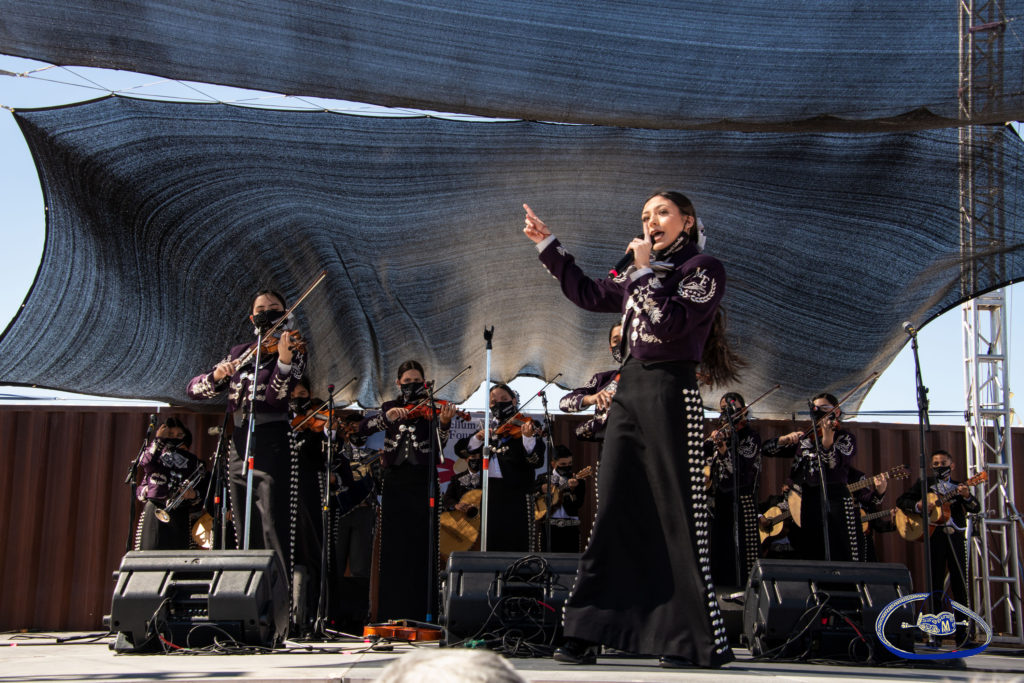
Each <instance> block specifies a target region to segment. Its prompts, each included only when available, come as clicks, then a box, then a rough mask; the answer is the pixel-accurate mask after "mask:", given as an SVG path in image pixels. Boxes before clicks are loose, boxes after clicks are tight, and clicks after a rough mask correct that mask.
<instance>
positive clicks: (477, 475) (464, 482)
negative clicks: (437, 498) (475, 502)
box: [441, 470, 484, 510]
mask: <svg viewBox="0 0 1024 683" xmlns="http://www.w3.org/2000/svg"><path fill="white" fill-rule="evenodd" d="M483 483H484V478H483V471H482V470H481V471H479V472H470V471H468V470H467V471H465V472H463V473H462V474H460V475H459V476H457V477H452V478H451V480H450V481H449V482H448V488H447V489H445V492H444V496H443V498H442V499H441V503H442V509H444V510H454V509H455V504H456V503H458V502H459V501H460V500H462V497H463V496H464V495H466V494H467V493H469V492H470V491H472V490H473V489H478V488H481V487H482V486H483Z"/></svg>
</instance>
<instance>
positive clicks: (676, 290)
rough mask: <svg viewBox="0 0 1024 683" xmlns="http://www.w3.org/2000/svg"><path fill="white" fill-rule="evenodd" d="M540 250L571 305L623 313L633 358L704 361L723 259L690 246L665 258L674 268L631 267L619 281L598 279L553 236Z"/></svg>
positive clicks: (722, 282)
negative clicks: (580, 265)
mask: <svg viewBox="0 0 1024 683" xmlns="http://www.w3.org/2000/svg"><path fill="white" fill-rule="evenodd" d="M536 246H537V249H538V250H539V251H540V261H541V263H543V264H544V267H545V268H547V269H548V272H549V273H551V275H553V276H554V277H555V279H557V280H558V282H559V284H560V285H561V287H562V293H563V294H565V296H566V297H567V298H568V299H569V300H570V301H572V302H573V303H574V304H576V305H577V306H579V307H580V308H583V309H585V310H588V311H595V312H603V313H611V312H615V311H618V312H620V313H621V314H622V336H623V339H624V340H628V344H629V354H630V355H631V356H633V357H634V358H636V359H637V360H640V361H675V360H683V361H694V362H700V360H701V356H702V354H703V353H704V342H705V341H706V340H707V337H708V333H709V332H710V331H711V324H712V322H714V319H715V312H716V311H717V310H718V305H719V303H720V302H721V300H722V295H723V294H725V268H723V267H722V264H721V262H720V261H719V260H718V259H716V258H714V257H712V256H708V255H706V254H701V253H700V252H699V251H697V247H696V245H694V244H687V245H685V246H683V247H682V248H681V249H679V251H677V252H675V253H673V254H670V255H669V256H667V257H665V258H666V261H667V266H670V267H666V268H665V269H664V270H663V269H661V268H657V269H655V268H641V269H639V270H634V269H632V268H630V269H628V270H627V271H626V272H625V273H623V274H622V275H619V276H618V277H614V278H602V279H599V280H593V279H591V278H589V277H587V276H586V275H585V274H584V273H583V271H582V269H580V267H579V266H577V265H576V260H575V259H574V258H573V256H572V255H571V254H570V253H569V252H567V251H566V250H565V248H564V247H562V245H561V244H560V243H559V241H558V240H557V239H555V237H554V236H553V235H552V236H550V237H547V238H546V239H544V240H543V241H541V242H540V243H539V244H537V245H536ZM655 265H656V266H657V265H658V264H655Z"/></svg>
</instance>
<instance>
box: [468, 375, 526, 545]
mask: <svg viewBox="0 0 1024 683" xmlns="http://www.w3.org/2000/svg"><path fill="white" fill-rule="evenodd" d="M518 398H519V397H518V395H517V394H516V392H515V391H514V390H513V389H512V387H510V386H508V385H507V384H495V385H494V386H493V387H491V395H490V402H491V458H490V463H489V466H488V471H487V479H488V482H489V483H488V485H487V487H488V493H487V550H489V551H490V550H507V551H515V552H522V553H525V552H527V551H528V550H529V549H530V535H531V534H532V532H533V495H532V493H533V486H534V481H535V479H536V470H537V468H538V467H540V466H541V465H542V464H544V440H543V439H541V438H539V435H538V434H537V431H536V428H535V427H534V424H533V421H532V420H530V421H526V423H525V424H523V425H522V429H521V432H518V433H512V432H513V431H515V430H511V429H509V427H511V426H512V425H511V423H508V420H509V418H511V417H513V416H514V415H515V414H516V412H518V410H519V400H518ZM501 425H506V427H505V428H504V429H502V430H501V431H497V432H496V431H495V430H497V429H498V427H500V426H501ZM506 431H507V432H509V433H505V432H506ZM483 446H484V432H483V430H480V431H478V432H477V433H476V434H474V435H472V436H466V437H463V438H461V439H459V441H458V442H457V443H456V444H455V454H456V455H458V456H459V457H468V456H470V455H476V454H478V453H481V452H482V451H483Z"/></svg>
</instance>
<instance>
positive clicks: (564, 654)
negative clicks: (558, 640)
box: [552, 638, 598, 664]
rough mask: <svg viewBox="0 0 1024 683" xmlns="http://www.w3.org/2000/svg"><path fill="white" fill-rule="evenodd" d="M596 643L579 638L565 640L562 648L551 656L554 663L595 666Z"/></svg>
mask: <svg viewBox="0 0 1024 683" xmlns="http://www.w3.org/2000/svg"><path fill="white" fill-rule="evenodd" d="M597 648H598V645H597V644H596V643H591V642H590V641H587V640H582V639H580V638H566V639H565V642H563V643H562V647H560V648H558V649H557V650H555V654H554V655H553V656H552V659H554V660H555V661H556V662H562V663H563V664H595V663H597Z"/></svg>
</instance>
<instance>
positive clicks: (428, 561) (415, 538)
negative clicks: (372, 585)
mask: <svg viewBox="0 0 1024 683" xmlns="http://www.w3.org/2000/svg"><path fill="white" fill-rule="evenodd" d="M432 476H434V475H433V471H432V468H430V467H427V466H422V465H409V464H403V465H399V466H397V467H390V468H388V469H386V470H385V471H384V480H383V484H382V491H381V504H380V507H381V510H380V527H379V529H378V533H379V534H380V559H379V561H378V569H377V571H378V575H379V581H378V583H377V621H385V620H387V619H414V620H416V621H426V620H427V615H428V614H430V615H432V616H436V615H437V604H438V603H437V600H438V586H439V579H438V576H439V571H438V570H439V568H440V562H441V556H440V551H439V550H438V544H437V537H438V531H439V529H440V527H439V517H438V514H437V508H434V511H433V512H434V514H433V515H431V509H430V505H429V498H428V491H429V489H428V485H429V483H430V478H431V477H432ZM433 491H434V495H435V497H437V493H438V491H439V489H438V487H437V485H436V479H435V485H434V487H433ZM431 569H433V579H432V580H430V581H429V583H428V576H429V575H430V574H429V572H430V570H431Z"/></svg>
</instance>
